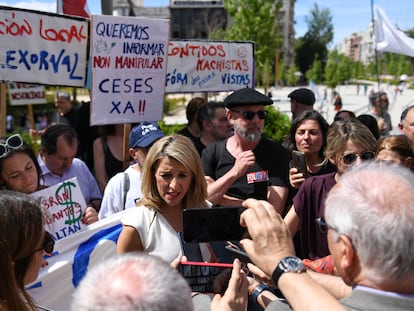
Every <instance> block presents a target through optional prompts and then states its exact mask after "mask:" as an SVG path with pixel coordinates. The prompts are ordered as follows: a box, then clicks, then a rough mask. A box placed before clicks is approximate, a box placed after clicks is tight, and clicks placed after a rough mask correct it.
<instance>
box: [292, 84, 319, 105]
mask: <svg viewBox="0 0 414 311" xmlns="http://www.w3.org/2000/svg"><path fill="white" fill-rule="evenodd" d="M288 97H289V98H290V99H294V100H295V101H296V102H298V103H300V104H303V105H306V106H313V104H314V103H315V94H313V92H312V91H311V90H309V89H307V88H300V89H297V90H294V91H293V92H291V93H290V94H289V95H288Z"/></svg>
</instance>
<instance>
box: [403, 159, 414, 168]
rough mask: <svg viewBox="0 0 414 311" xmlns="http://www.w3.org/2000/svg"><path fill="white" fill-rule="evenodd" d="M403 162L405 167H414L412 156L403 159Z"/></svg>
mask: <svg viewBox="0 0 414 311" xmlns="http://www.w3.org/2000/svg"><path fill="white" fill-rule="evenodd" d="M403 164H404V166H405V167H407V168H409V169H411V168H412V167H413V158H412V157H406V158H405V159H404V161H403Z"/></svg>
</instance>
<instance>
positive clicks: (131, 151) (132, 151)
mask: <svg viewBox="0 0 414 311" xmlns="http://www.w3.org/2000/svg"><path fill="white" fill-rule="evenodd" d="M128 153H129V155H130V157H131V158H133V159H134V158H135V149H134V148H129V149H128Z"/></svg>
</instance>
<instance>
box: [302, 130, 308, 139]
mask: <svg viewBox="0 0 414 311" xmlns="http://www.w3.org/2000/svg"><path fill="white" fill-rule="evenodd" d="M303 138H304V139H308V138H309V132H308V131H305V134H303Z"/></svg>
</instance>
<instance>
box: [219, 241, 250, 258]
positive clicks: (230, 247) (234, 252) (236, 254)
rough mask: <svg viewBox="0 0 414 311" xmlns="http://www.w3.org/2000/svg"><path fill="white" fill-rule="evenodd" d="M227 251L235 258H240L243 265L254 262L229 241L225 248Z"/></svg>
mask: <svg viewBox="0 0 414 311" xmlns="http://www.w3.org/2000/svg"><path fill="white" fill-rule="evenodd" d="M224 248H225V249H226V250H227V251H229V252H230V253H231V254H232V255H233V256H234V257H235V258H238V259H239V260H240V261H241V262H243V263H249V262H252V261H251V260H250V258H249V255H247V253H246V252H245V251H244V250H242V249H241V248H240V247H238V246H237V245H235V244H233V243H231V242H230V241H227V245H226V246H225V247H224Z"/></svg>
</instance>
